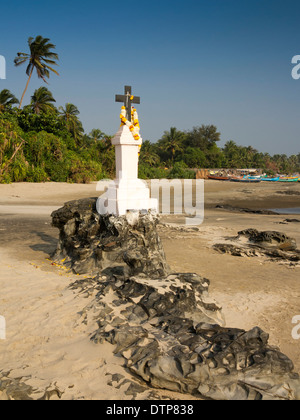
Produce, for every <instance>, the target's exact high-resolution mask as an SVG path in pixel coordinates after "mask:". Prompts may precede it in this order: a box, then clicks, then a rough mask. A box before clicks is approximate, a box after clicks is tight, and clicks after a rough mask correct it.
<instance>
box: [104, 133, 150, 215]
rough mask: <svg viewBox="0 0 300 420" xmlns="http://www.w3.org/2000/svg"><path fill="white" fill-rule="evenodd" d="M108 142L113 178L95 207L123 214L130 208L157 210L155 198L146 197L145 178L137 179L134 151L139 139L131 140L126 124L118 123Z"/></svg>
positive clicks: (148, 191) (107, 212)
mask: <svg viewBox="0 0 300 420" xmlns="http://www.w3.org/2000/svg"><path fill="white" fill-rule="evenodd" d="M112 144H113V145H114V146H115V147H116V177H117V178H116V179H115V180H114V181H112V182H111V183H110V184H109V186H108V190H107V191H106V193H105V194H104V195H103V196H101V197H99V199H98V202H97V210H98V213H100V214H114V215H116V216H123V215H125V214H126V213H127V211H132V210H145V211H148V210H154V211H156V212H157V211H158V201H157V199H153V198H150V190H149V188H148V186H147V184H146V182H145V181H142V180H141V179H138V159H139V158H138V153H139V145H141V144H142V139H140V140H138V141H137V140H135V139H134V138H133V135H132V134H131V132H130V130H129V128H128V127H127V126H126V125H124V126H121V127H120V129H119V131H118V132H117V134H116V135H115V137H114V138H113V139H112Z"/></svg>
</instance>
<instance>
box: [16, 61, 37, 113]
mask: <svg viewBox="0 0 300 420" xmlns="http://www.w3.org/2000/svg"><path fill="white" fill-rule="evenodd" d="M33 69H34V67H32V69H31V72H30V74H29V77H28V80H27V83H26V87H25V90H24V92H23V95H22V98H21V100H20V104H19V109H21V106H22V102H23V99H24V96H25V93H26V91H27V89H28V86H29V82H30V79H31V76H32V73H33Z"/></svg>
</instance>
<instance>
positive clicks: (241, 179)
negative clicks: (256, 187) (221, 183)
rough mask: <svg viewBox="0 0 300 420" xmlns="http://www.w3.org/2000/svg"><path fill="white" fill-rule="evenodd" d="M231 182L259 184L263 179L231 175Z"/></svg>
mask: <svg viewBox="0 0 300 420" xmlns="http://www.w3.org/2000/svg"><path fill="white" fill-rule="evenodd" d="M230 181H231V182H244V183H248V184H258V183H259V182H261V179H258V178H247V177H246V178H238V177H231V178H230Z"/></svg>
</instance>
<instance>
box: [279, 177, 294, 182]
mask: <svg viewBox="0 0 300 420" xmlns="http://www.w3.org/2000/svg"><path fill="white" fill-rule="evenodd" d="M298 181H299V177H298V176H297V177H285V176H284V177H280V178H279V180H278V182H298Z"/></svg>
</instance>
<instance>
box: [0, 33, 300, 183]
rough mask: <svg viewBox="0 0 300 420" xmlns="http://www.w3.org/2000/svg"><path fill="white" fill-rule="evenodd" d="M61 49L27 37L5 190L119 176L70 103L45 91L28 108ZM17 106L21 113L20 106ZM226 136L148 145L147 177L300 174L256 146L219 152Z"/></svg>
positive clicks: (6, 125) (100, 137)
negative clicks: (209, 171) (219, 171)
mask: <svg viewBox="0 0 300 420" xmlns="http://www.w3.org/2000/svg"><path fill="white" fill-rule="evenodd" d="M55 48H56V46H55V45H54V44H52V43H51V42H50V39H49V38H43V37H42V36H41V35H38V36H36V37H35V38H33V37H30V38H28V52H18V53H17V56H16V58H15V59H14V64H15V66H16V67H19V66H22V65H23V64H26V75H27V76H28V79H27V83H26V86H25V89H24V92H23V94H22V96H21V99H20V100H19V99H17V98H16V97H15V95H13V94H12V93H11V92H10V91H9V90H7V89H4V90H2V91H1V92H0V183H10V182H21V181H28V182H46V181H56V182H78V183H82V182H83V183H86V182H90V181H97V180H100V179H103V178H112V177H114V176H115V173H114V172H115V151H114V147H113V146H112V144H111V136H109V135H107V134H105V133H103V132H102V131H101V130H100V129H98V128H97V129H93V130H92V131H91V132H90V134H85V133H84V129H83V126H82V123H81V121H80V119H79V110H78V109H77V107H76V106H75V105H73V104H71V103H66V105H65V107H59V108H57V107H56V106H55V105H54V104H55V102H56V100H55V99H54V97H53V95H52V93H51V92H50V91H49V90H48V89H47V88H46V87H45V86H42V87H40V88H39V89H36V90H35V92H34V93H33V95H32V96H31V100H30V103H29V104H27V105H25V106H24V105H23V101H24V97H25V94H26V92H27V90H28V86H29V83H30V80H31V78H32V76H33V74H36V75H37V77H38V79H41V80H42V81H44V82H46V79H47V78H49V77H50V74H56V75H59V74H58V72H57V71H56V70H55V69H54V66H57V65H58V63H57V61H58V60H59V58H58V54H57V53H56V52H54V50H55ZM16 105H17V106H16ZM218 141H220V133H219V132H218V130H217V128H216V127H215V126H214V125H201V126H199V127H194V128H193V129H191V130H189V131H180V130H178V129H177V128H175V127H171V128H170V130H169V131H165V132H164V134H163V135H162V137H161V139H159V140H158V141H157V142H156V143H151V142H150V141H148V140H146V141H144V142H143V145H142V148H141V154H140V164H139V177H140V178H144V179H147V178H194V177H195V171H194V170H193V169H195V168H202V169H203V168H253V167H255V168H261V169H263V170H264V171H265V172H267V173H268V174H274V173H277V172H280V173H285V174H292V173H294V172H299V171H300V153H299V154H298V155H297V156H296V155H293V156H290V157H287V156H286V155H275V156H270V155H269V154H268V153H259V152H258V151H257V150H255V149H253V148H252V147H251V146H249V147H242V146H238V145H237V144H236V143H235V142H233V141H228V142H227V143H226V144H225V146H224V148H220V147H218V146H217V143H218Z"/></svg>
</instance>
